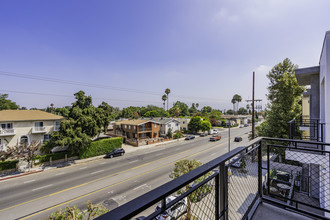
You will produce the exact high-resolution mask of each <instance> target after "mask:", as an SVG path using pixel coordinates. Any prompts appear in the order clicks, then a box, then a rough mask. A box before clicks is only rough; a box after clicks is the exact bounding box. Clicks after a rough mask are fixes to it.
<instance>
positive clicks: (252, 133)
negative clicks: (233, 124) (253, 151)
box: [252, 72, 255, 139]
mask: <svg viewBox="0 0 330 220" xmlns="http://www.w3.org/2000/svg"><path fill="white" fill-rule="evenodd" d="M254 75H255V74H254V72H253V81H252V139H254Z"/></svg>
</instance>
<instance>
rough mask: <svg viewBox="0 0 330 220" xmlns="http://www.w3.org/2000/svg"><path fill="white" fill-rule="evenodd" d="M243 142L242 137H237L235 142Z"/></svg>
mask: <svg viewBox="0 0 330 220" xmlns="http://www.w3.org/2000/svg"><path fill="white" fill-rule="evenodd" d="M242 140H243V139H242V137H235V139H234V141H235V142H241V141H242Z"/></svg>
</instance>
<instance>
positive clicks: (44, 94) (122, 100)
mask: <svg viewBox="0 0 330 220" xmlns="http://www.w3.org/2000/svg"><path fill="white" fill-rule="evenodd" d="M0 91H1V92H5V93H9V92H11V93H20V94H25V95H43V96H58V97H66V98H74V97H73V96H69V95H60V94H52V93H39V92H23V91H13V90H3V89H0ZM93 99H98V100H108V101H118V102H142V103H150V101H141V100H124V99H108V98H95V97H93ZM154 103H156V102H154ZM157 103H158V102H157Z"/></svg>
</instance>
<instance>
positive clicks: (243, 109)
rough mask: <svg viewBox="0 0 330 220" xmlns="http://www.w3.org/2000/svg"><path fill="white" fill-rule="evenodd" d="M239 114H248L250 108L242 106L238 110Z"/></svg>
mask: <svg viewBox="0 0 330 220" xmlns="http://www.w3.org/2000/svg"><path fill="white" fill-rule="evenodd" d="M237 113H238V114H239V115H247V114H248V110H246V109H245V108H243V107H241V108H239V109H238V112H237Z"/></svg>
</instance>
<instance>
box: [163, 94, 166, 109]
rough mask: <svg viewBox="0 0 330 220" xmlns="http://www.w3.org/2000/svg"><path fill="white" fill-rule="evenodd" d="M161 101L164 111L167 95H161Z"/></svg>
mask: <svg viewBox="0 0 330 220" xmlns="http://www.w3.org/2000/svg"><path fill="white" fill-rule="evenodd" d="M162 100H163V105H164V110H165V102H166V100H167V95H165V94H164V95H163V96H162Z"/></svg>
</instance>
